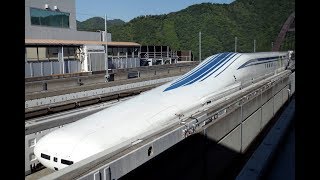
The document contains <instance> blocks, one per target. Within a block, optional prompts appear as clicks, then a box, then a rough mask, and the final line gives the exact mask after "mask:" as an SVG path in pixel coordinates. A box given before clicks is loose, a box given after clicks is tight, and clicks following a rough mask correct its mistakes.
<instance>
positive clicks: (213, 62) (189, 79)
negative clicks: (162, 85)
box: [164, 53, 234, 91]
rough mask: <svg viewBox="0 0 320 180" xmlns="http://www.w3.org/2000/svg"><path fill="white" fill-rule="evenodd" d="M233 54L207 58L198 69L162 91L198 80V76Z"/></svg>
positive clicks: (203, 74) (206, 72) (201, 75)
mask: <svg viewBox="0 0 320 180" xmlns="http://www.w3.org/2000/svg"><path fill="white" fill-rule="evenodd" d="M233 54H234V53H221V54H219V55H217V56H215V58H213V59H211V60H209V61H208V63H206V65H205V66H203V67H201V68H199V70H198V71H195V72H194V73H192V74H190V75H188V76H187V77H185V78H183V79H181V80H179V81H177V82H175V83H173V84H171V85H170V86H169V87H168V88H166V89H165V90H164V91H168V90H171V89H175V88H178V87H180V86H183V85H189V84H192V83H193V82H195V81H196V80H198V79H199V77H200V78H201V77H203V76H205V75H206V74H208V73H209V72H210V71H212V70H214V68H216V67H217V66H218V65H219V64H221V63H223V62H224V61H226V60H228V59H229V58H230V56H231V55H233ZM219 68H220V67H219Z"/></svg>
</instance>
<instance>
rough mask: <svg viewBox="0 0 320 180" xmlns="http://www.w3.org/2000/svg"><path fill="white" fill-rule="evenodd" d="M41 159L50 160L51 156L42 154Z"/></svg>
mask: <svg viewBox="0 0 320 180" xmlns="http://www.w3.org/2000/svg"><path fill="white" fill-rule="evenodd" d="M41 157H42V158H44V159H48V160H50V156H49V155H46V154H43V153H41Z"/></svg>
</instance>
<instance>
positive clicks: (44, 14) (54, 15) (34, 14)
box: [30, 8, 70, 28]
mask: <svg viewBox="0 0 320 180" xmlns="http://www.w3.org/2000/svg"><path fill="white" fill-rule="evenodd" d="M69 16H70V14H69V13H65V12H57V11H50V10H43V9H37V8H30V17H31V25H39V26H50V27H60V28H69Z"/></svg>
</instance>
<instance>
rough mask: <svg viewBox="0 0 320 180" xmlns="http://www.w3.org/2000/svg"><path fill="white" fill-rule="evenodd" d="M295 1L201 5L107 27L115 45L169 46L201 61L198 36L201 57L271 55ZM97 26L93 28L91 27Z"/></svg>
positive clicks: (246, 0)
mask: <svg viewBox="0 0 320 180" xmlns="http://www.w3.org/2000/svg"><path fill="white" fill-rule="evenodd" d="M294 6H295V1H294V0H236V1H234V2H233V3H231V4H212V3H202V4H196V5H192V6H189V7H187V8H185V9H183V10H181V11H178V12H173V13H169V14H165V15H149V16H139V17H136V18H134V19H133V20H131V21H129V22H128V23H125V24H120V25H115V26H111V27H110V28H109V26H108V32H111V33H112V40H113V41H134V42H138V43H140V44H142V45H153V44H154V45H168V46H170V47H172V48H173V49H176V50H189V49H190V50H192V52H193V54H194V55H195V58H196V59H198V47H199V44H198V42H199V32H200V31H201V33H202V44H201V45H202V57H203V58H205V57H207V56H210V55H212V54H215V53H218V52H223V51H234V41H235V40H234V39H235V37H237V39H238V41H237V42H238V43H237V51H238V52H252V51H253V41H254V39H255V40H256V51H270V50H271V43H272V42H274V41H275V39H276V37H277V35H278V33H279V31H280V29H281V27H282V25H283V23H284V22H285V20H286V18H287V17H288V16H289V15H290V14H291V13H292V12H293V11H294ZM92 26H94V25H92Z"/></svg>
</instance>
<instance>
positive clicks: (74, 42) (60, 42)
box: [25, 39, 140, 46]
mask: <svg viewBox="0 0 320 180" xmlns="http://www.w3.org/2000/svg"><path fill="white" fill-rule="evenodd" d="M25 44H27V45H89V44H93V45H103V44H106V42H104V41H78V40H58V39H25ZM108 46H140V44H138V43H135V42H116V41H111V42H108Z"/></svg>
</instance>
